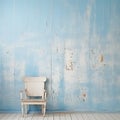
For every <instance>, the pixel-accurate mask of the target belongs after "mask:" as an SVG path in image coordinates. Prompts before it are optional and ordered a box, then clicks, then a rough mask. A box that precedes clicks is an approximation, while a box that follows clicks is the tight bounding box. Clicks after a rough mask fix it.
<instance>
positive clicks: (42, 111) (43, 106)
mask: <svg viewBox="0 0 120 120" xmlns="http://www.w3.org/2000/svg"><path fill="white" fill-rule="evenodd" d="M41 107H42V108H41V109H42V114H43V108H44V106H43V105H42V106H41Z"/></svg>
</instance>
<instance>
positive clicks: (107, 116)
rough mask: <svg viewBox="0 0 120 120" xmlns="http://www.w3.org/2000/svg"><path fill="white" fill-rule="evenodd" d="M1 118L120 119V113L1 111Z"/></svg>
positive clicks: (47, 119)
mask: <svg viewBox="0 0 120 120" xmlns="http://www.w3.org/2000/svg"><path fill="white" fill-rule="evenodd" d="M0 120H120V113H49V114H46V116H45V117H43V116H42V115H41V114H37V113H36V114H28V115H27V116H25V117H22V116H21V114H20V113H19V114H14V113H9V114H8V113H0Z"/></svg>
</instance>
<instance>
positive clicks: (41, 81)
mask: <svg viewBox="0 0 120 120" xmlns="http://www.w3.org/2000/svg"><path fill="white" fill-rule="evenodd" d="M23 80H24V84H25V89H24V90H21V91H20V99H21V111H22V115H23V116H24V113H26V114H27V111H28V110H27V109H28V107H29V105H41V106H42V113H43V116H45V112H46V91H45V88H44V87H45V81H46V77H25V78H24V79H23ZM36 97H37V98H36Z"/></svg>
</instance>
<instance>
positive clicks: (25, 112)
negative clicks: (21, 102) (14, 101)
mask: <svg viewBox="0 0 120 120" xmlns="http://www.w3.org/2000/svg"><path fill="white" fill-rule="evenodd" d="M25 114H27V105H25Z"/></svg>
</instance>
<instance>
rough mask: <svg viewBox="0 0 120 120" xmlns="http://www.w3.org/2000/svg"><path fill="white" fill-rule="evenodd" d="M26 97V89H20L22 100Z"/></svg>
mask: <svg viewBox="0 0 120 120" xmlns="http://www.w3.org/2000/svg"><path fill="white" fill-rule="evenodd" d="M26 97H27V96H26V90H20V100H22V99H25V98H26Z"/></svg>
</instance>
